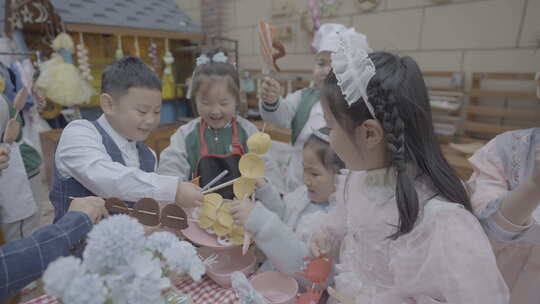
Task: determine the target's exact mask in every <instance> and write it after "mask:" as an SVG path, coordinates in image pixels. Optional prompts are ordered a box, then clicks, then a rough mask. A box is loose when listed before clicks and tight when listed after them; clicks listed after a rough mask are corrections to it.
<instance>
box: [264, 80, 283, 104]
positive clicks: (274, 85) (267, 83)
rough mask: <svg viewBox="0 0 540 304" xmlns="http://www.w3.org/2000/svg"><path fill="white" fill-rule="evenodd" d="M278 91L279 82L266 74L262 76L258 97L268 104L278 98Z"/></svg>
mask: <svg viewBox="0 0 540 304" xmlns="http://www.w3.org/2000/svg"><path fill="white" fill-rule="evenodd" d="M280 91H281V85H280V84H279V82H277V80H275V79H272V78H270V77H268V76H266V77H264V79H263V81H262V84H261V89H260V90H259V98H260V99H262V100H264V101H266V102H268V103H270V104H274V103H276V102H277V101H278V99H279V93H280Z"/></svg>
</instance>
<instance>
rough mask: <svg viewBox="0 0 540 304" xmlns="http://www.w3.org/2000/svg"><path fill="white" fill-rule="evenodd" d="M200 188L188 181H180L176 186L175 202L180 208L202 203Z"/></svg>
mask: <svg viewBox="0 0 540 304" xmlns="http://www.w3.org/2000/svg"><path fill="white" fill-rule="evenodd" d="M202 201H203V195H202V193H201V188H200V187H198V186H197V185H194V184H192V183H190V182H180V183H178V187H177V188H176V199H175V203H176V204H177V205H178V206H180V207H182V208H193V207H199V206H200V205H202Z"/></svg>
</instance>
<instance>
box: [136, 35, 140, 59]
mask: <svg viewBox="0 0 540 304" xmlns="http://www.w3.org/2000/svg"><path fill="white" fill-rule="evenodd" d="M135 56H137V57H139V58H141V48H140V47H139V37H137V36H135Z"/></svg>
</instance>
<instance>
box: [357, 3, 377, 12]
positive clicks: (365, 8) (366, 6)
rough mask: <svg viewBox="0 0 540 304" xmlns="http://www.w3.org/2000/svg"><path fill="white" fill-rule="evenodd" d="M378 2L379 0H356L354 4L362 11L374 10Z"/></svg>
mask: <svg viewBox="0 0 540 304" xmlns="http://www.w3.org/2000/svg"><path fill="white" fill-rule="evenodd" d="M380 3H381V0H356V4H357V5H358V7H359V8H360V10H361V11H363V12H369V11H372V10H374V9H375V8H376V7H377V6H378V5H379V4H380Z"/></svg>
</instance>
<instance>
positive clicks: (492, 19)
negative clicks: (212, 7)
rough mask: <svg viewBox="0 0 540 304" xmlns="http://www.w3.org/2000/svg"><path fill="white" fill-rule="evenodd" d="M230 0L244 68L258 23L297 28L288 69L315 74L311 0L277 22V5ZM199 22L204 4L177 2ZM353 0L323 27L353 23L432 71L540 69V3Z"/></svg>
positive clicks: (229, 25) (375, 44)
mask: <svg viewBox="0 0 540 304" xmlns="http://www.w3.org/2000/svg"><path fill="white" fill-rule="evenodd" d="M216 1H224V2H225V3H226V5H225V7H226V9H225V20H226V25H225V27H224V29H225V34H226V35H227V36H229V37H231V38H235V39H239V40H240V66H241V67H242V68H260V66H261V64H262V61H261V60H260V57H259V56H258V50H259V47H258V40H257V32H256V27H255V25H256V24H257V22H258V21H260V20H269V21H270V22H271V23H273V24H286V25H290V26H291V27H292V29H293V38H292V39H291V40H290V41H287V42H285V43H284V44H285V47H286V49H287V53H288V55H287V57H285V58H284V59H282V60H281V61H280V63H281V64H280V65H281V66H282V67H283V68H288V69H310V68H311V65H312V60H313V56H312V54H311V52H310V42H311V37H310V36H309V34H307V33H306V32H305V31H304V30H302V29H301V28H300V21H299V20H300V13H301V12H302V11H304V10H305V8H306V7H307V5H306V3H307V0H295V1H291V2H292V3H293V4H294V6H295V14H293V15H292V16H290V17H283V18H271V17H270V16H271V11H272V1H270V0H216ZM177 2H178V4H179V6H180V8H182V9H184V10H185V11H186V12H187V13H188V14H189V15H190V16H191V17H192V18H193V19H195V20H196V21H200V1H198V0H177ZM355 2H356V1H354V0H343V4H342V5H341V7H340V9H339V11H338V12H337V14H336V16H335V17H333V18H331V19H326V20H324V22H339V23H343V24H345V25H347V26H354V27H355V28H356V30H357V31H360V32H363V33H365V34H366V35H367V36H368V41H369V43H370V45H371V46H372V48H373V49H375V50H389V51H399V52H400V53H403V54H408V55H410V56H412V57H413V58H415V59H416V60H417V61H418V62H419V64H420V65H421V67H422V68H423V69H424V70H426V71H441V70H444V71H465V72H473V71H497V72H499V71H509V72H519V71H524V72H528V71H531V72H532V71H540V50H539V49H538V46H539V44H540V0H453V1H452V2H451V3H450V4H444V5H436V4H434V3H433V2H432V1H431V0H382V3H381V5H380V6H379V7H378V8H377V9H376V10H375V11H373V12H370V13H361V12H360V10H359V8H358V6H357V4H356V3H355Z"/></svg>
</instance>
